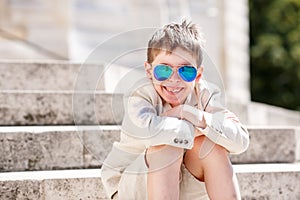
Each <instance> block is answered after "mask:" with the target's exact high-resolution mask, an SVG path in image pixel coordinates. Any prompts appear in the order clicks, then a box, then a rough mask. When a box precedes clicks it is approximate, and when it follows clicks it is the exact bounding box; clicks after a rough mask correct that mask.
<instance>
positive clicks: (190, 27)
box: [147, 20, 204, 67]
mask: <svg viewBox="0 0 300 200" xmlns="http://www.w3.org/2000/svg"><path fill="white" fill-rule="evenodd" d="M203 44H204V40H203V37H202V34H201V33H200V31H199V27H198V26H197V25H196V24H193V23H191V22H187V20H183V21H182V23H181V24H178V23H170V24H167V25H165V26H164V27H162V28H161V29H159V30H157V31H156V32H155V33H154V34H153V36H152V38H151V39H150V40H149V42H148V50H147V62H148V63H152V62H153V60H154V58H155V57H156V56H157V55H158V54H159V53H160V51H161V50H165V51H166V52H167V53H172V51H173V50H174V49H175V48H177V47H180V48H182V49H183V50H186V51H187V52H189V53H190V54H191V55H192V56H193V57H194V58H196V62H197V63H196V64H197V67H199V66H200V65H201V63H202V60H203V52H202V48H203Z"/></svg>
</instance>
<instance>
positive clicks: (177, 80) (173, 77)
mask: <svg viewBox="0 0 300 200" xmlns="http://www.w3.org/2000/svg"><path fill="white" fill-rule="evenodd" d="M168 80H169V81H171V82H179V81H181V78H180V77H179V75H178V73H177V70H175V69H173V74H172V75H171V77H170V78H169V79H168Z"/></svg>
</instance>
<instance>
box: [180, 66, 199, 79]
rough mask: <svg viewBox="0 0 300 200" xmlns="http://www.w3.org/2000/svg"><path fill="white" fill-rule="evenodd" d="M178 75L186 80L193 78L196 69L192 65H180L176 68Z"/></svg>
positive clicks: (195, 74)
mask: <svg viewBox="0 0 300 200" xmlns="http://www.w3.org/2000/svg"><path fill="white" fill-rule="evenodd" d="M178 74H179V76H180V77H181V78H182V79H183V80H184V81H186V82H191V81H193V80H195V78H196V76H197V70H196V68H195V67H193V66H182V67H180V68H179V69H178Z"/></svg>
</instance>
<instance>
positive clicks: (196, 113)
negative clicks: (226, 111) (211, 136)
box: [161, 105, 206, 137]
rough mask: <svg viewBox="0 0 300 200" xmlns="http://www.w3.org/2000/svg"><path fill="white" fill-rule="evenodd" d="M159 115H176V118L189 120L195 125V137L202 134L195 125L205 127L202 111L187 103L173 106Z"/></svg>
mask: <svg viewBox="0 0 300 200" xmlns="http://www.w3.org/2000/svg"><path fill="white" fill-rule="evenodd" d="M161 116H167V117H176V118H178V119H182V120H186V121H188V122H190V123H191V124H193V125H194V126H195V137H197V136H199V135H203V133H201V132H200V131H199V129H197V128H196V127H199V128H203V129H204V128H205V127H206V123H205V119H204V112H203V111H201V110H198V109H197V108H195V107H192V106H189V105H179V106H176V107H173V108H171V109H169V110H167V111H166V112H164V113H162V114H161Z"/></svg>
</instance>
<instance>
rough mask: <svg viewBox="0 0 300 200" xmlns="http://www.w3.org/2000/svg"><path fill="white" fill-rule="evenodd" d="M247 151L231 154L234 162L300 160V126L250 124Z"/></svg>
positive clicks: (289, 161)
mask: <svg viewBox="0 0 300 200" xmlns="http://www.w3.org/2000/svg"><path fill="white" fill-rule="evenodd" d="M247 129H248V131H249V134H250V144H249V148H248V150H247V151H245V152H244V153H242V154H239V155H231V156H230V157H231V161H232V162H233V163H292V162H296V161H300V127H292V126H286V127H284V126H267V127H266V126H248V127H247Z"/></svg>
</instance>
